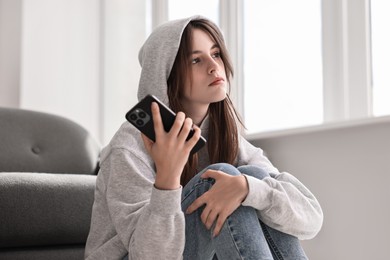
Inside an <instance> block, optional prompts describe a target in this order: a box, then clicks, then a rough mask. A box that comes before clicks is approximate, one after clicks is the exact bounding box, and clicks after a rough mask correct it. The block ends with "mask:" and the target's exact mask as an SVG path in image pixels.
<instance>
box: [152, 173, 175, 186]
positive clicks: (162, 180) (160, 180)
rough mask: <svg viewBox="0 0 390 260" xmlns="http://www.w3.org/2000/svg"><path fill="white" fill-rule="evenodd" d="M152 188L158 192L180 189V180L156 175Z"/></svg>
mask: <svg viewBox="0 0 390 260" xmlns="http://www.w3.org/2000/svg"><path fill="white" fill-rule="evenodd" d="M154 187H156V189H159V190H176V189H178V188H180V178H175V177H172V176H167V177H165V176H161V175H160V176H159V174H158V173H157V174H156V180H155V182H154Z"/></svg>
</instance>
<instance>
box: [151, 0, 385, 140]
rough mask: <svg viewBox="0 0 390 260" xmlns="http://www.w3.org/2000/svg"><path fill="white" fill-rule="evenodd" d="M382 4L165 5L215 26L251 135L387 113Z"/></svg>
mask: <svg viewBox="0 0 390 260" xmlns="http://www.w3.org/2000/svg"><path fill="white" fill-rule="evenodd" d="M155 1H157V0H155ZM387 2H388V1H380V0H371V3H370V0H365V1H321V0H296V1H289V0H274V1H265V0H245V1H242V0H219V1H218V0H213V1H207V0H206V1H204V0H202V1H197V2H194V1H183V0H166V4H167V5H168V10H169V11H167V12H168V13H169V15H166V16H165V17H167V18H168V17H169V19H176V18H179V17H185V16H189V15H193V14H197V13H198V14H202V15H204V16H207V17H209V18H210V19H212V20H214V21H215V22H216V23H218V24H219V25H220V27H221V29H222V31H223V32H224V34H225V40H226V42H227V46H228V48H229V50H230V52H231V54H232V58H233V63H234V64H233V65H234V67H235V79H234V81H233V89H232V94H233V97H232V99H233V101H236V102H235V103H236V105H237V108H238V110H239V112H240V113H241V114H242V115H243V116H244V119H245V124H246V127H247V129H248V132H249V133H254V132H264V131H272V130H278V129H286V128H295V127H301V126H308V125H314V124H322V123H327V122H334V121H344V120H351V119H362V118H367V117H371V116H373V115H374V116H380V115H389V114H390V102H387V100H386V98H387V97H389V96H390V76H389V74H388V73H387V72H386V69H387V68H389V67H390V49H389V48H388V47H387V46H390V37H388V33H387V28H386V26H387V25H388V24H389V23H390V16H388V15H387V13H388V12H389V11H390V4H389V3H387ZM370 4H371V6H370ZM370 7H371V9H370ZM370 12H371V13H370ZM237 78H238V80H237ZM236 86H238V87H239V88H235V87H236ZM235 89H238V92H237V90H235ZM234 91H236V92H234Z"/></svg>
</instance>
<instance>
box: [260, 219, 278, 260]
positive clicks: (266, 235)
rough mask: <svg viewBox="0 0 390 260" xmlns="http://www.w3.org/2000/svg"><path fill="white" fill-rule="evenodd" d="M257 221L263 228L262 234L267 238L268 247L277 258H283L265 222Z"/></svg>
mask: <svg viewBox="0 0 390 260" xmlns="http://www.w3.org/2000/svg"><path fill="white" fill-rule="evenodd" d="M259 222H260V225H261V227H262V229H263V232H264V236H265V238H266V240H267V243H268V245H269V248H270V249H271V250H272V251H273V253H274V254H275V256H276V257H277V258H278V260H283V259H284V258H283V256H282V254H281V253H280V251H279V250H278V248H277V246H276V245H275V242H274V241H273V240H272V237H271V235H270V234H269V232H268V230H267V228H266V226H265V224H264V223H263V222H261V221H260V220H259Z"/></svg>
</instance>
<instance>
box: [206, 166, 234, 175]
mask: <svg viewBox="0 0 390 260" xmlns="http://www.w3.org/2000/svg"><path fill="white" fill-rule="evenodd" d="M206 169H207V170H214V171H222V172H224V173H226V174H229V175H232V176H237V175H241V173H240V172H239V171H238V170H237V168H236V167H234V166H233V165H231V164H228V163H215V164H212V165H210V166H208V167H207V168H206Z"/></svg>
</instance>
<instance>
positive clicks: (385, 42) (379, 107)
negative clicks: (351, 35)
mask: <svg viewBox="0 0 390 260" xmlns="http://www.w3.org/2000/svg"><path fill="white" fill-rule="evenodd" d="M389 12H390V2H389V1H383V0H382V1H381V0H371V37H372V73H373V75H372V78H373V79H372V81H373V113H374V115H375V116H381V115H386V114H387V115H388V114H390V102H389V97H390V74H389V72H388V69H389V68H390V47H389V46H390V36H389V33H388V25H389V24H390V16H389Z"/></svg>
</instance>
